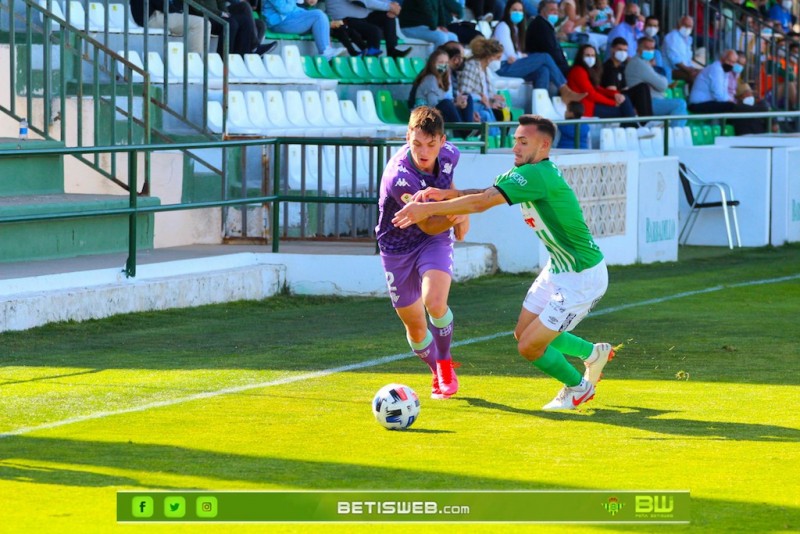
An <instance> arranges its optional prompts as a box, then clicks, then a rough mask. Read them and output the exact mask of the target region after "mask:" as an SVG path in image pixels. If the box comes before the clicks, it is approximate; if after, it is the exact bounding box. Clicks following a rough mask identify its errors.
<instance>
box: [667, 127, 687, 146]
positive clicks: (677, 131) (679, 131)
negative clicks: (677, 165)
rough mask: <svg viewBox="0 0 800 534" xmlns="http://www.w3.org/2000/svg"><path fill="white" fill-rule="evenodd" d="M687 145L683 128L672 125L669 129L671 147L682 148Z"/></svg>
mask: <svg viewBox="0 0 800 534" xmlns="http://www.w3.org/2000/svg"><path fill="white" fill-rule="evenodd" d="M684 146H686V139H685V138H684V136H683V128H680V127H674V126H673V127H670V129H669V148H670V150H672V149H673V148H681V147H684Z"/></svg>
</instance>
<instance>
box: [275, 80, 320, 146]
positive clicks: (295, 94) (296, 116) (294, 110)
mask: <svg viewBox="0 0 800 534" xmlns="http://www.w3.org/2000/svg"><path fill="white" fill-rule="evenodd" d="M283 101H284V103H285V104H286V116H287V118H288V119H289V122H290V123H291V124H292V125H294V126H295V127H297V128H303V129H304V130H305V131H306V137H324V136H325V128H324V127H322V126H315V125H314V124H312V123H311V122H310V121H309V120H308V117H306V111H305V104H304V102H303V97H302V96H301V95H300V91H285V92H284V93H283Z"/></svg>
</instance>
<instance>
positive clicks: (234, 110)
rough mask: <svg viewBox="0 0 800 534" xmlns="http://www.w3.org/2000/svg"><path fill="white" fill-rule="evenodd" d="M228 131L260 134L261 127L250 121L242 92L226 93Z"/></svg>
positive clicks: (242, 133)
mask: <svg viewBox="0 0 800 534" xmlns="http://www.w3.org/2000/svg"><path fill="white" fill-rule="evenodd" d="M227 126H228V133H229V134H235V135H262V128H261V127H259V126H256V125H254V124H253V123H252V122H250V115H249V114H248V113H247V104H246V101H245V97H244V93H242V92H241V91H230V92H229V93H228V124H227Z"/></svg>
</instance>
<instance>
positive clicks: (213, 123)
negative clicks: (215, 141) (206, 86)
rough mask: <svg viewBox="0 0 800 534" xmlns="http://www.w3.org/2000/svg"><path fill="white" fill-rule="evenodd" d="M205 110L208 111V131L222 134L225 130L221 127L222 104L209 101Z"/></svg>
mask: <svg viewBox="0 0 800 534" xmlns="http://www.w3.org/2000/svg"><path fill="white" fill-rule="evenodd" d="M206 109H207V111H208V129H209V130H211V132H212V133H215V134H221V133H224V132H225V128H224V127H223V125H222V104H221V103H219V102H214V101H213V100H209V101H208V103H207V105H206Z"/></svg>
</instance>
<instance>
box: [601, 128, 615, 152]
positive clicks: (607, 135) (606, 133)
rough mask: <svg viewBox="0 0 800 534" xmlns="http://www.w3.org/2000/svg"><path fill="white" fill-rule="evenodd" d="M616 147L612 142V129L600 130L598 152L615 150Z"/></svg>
mask: <svg viewBox="0 0 800 534" xmlns="http://www.w3.org/2000/svg"><path fill="white" fill-rule="evenodd" d="M616 149H617V145H616V143H615V142H614V129H613V128H603V129H602V130H600V150H616Z"/></svg>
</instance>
